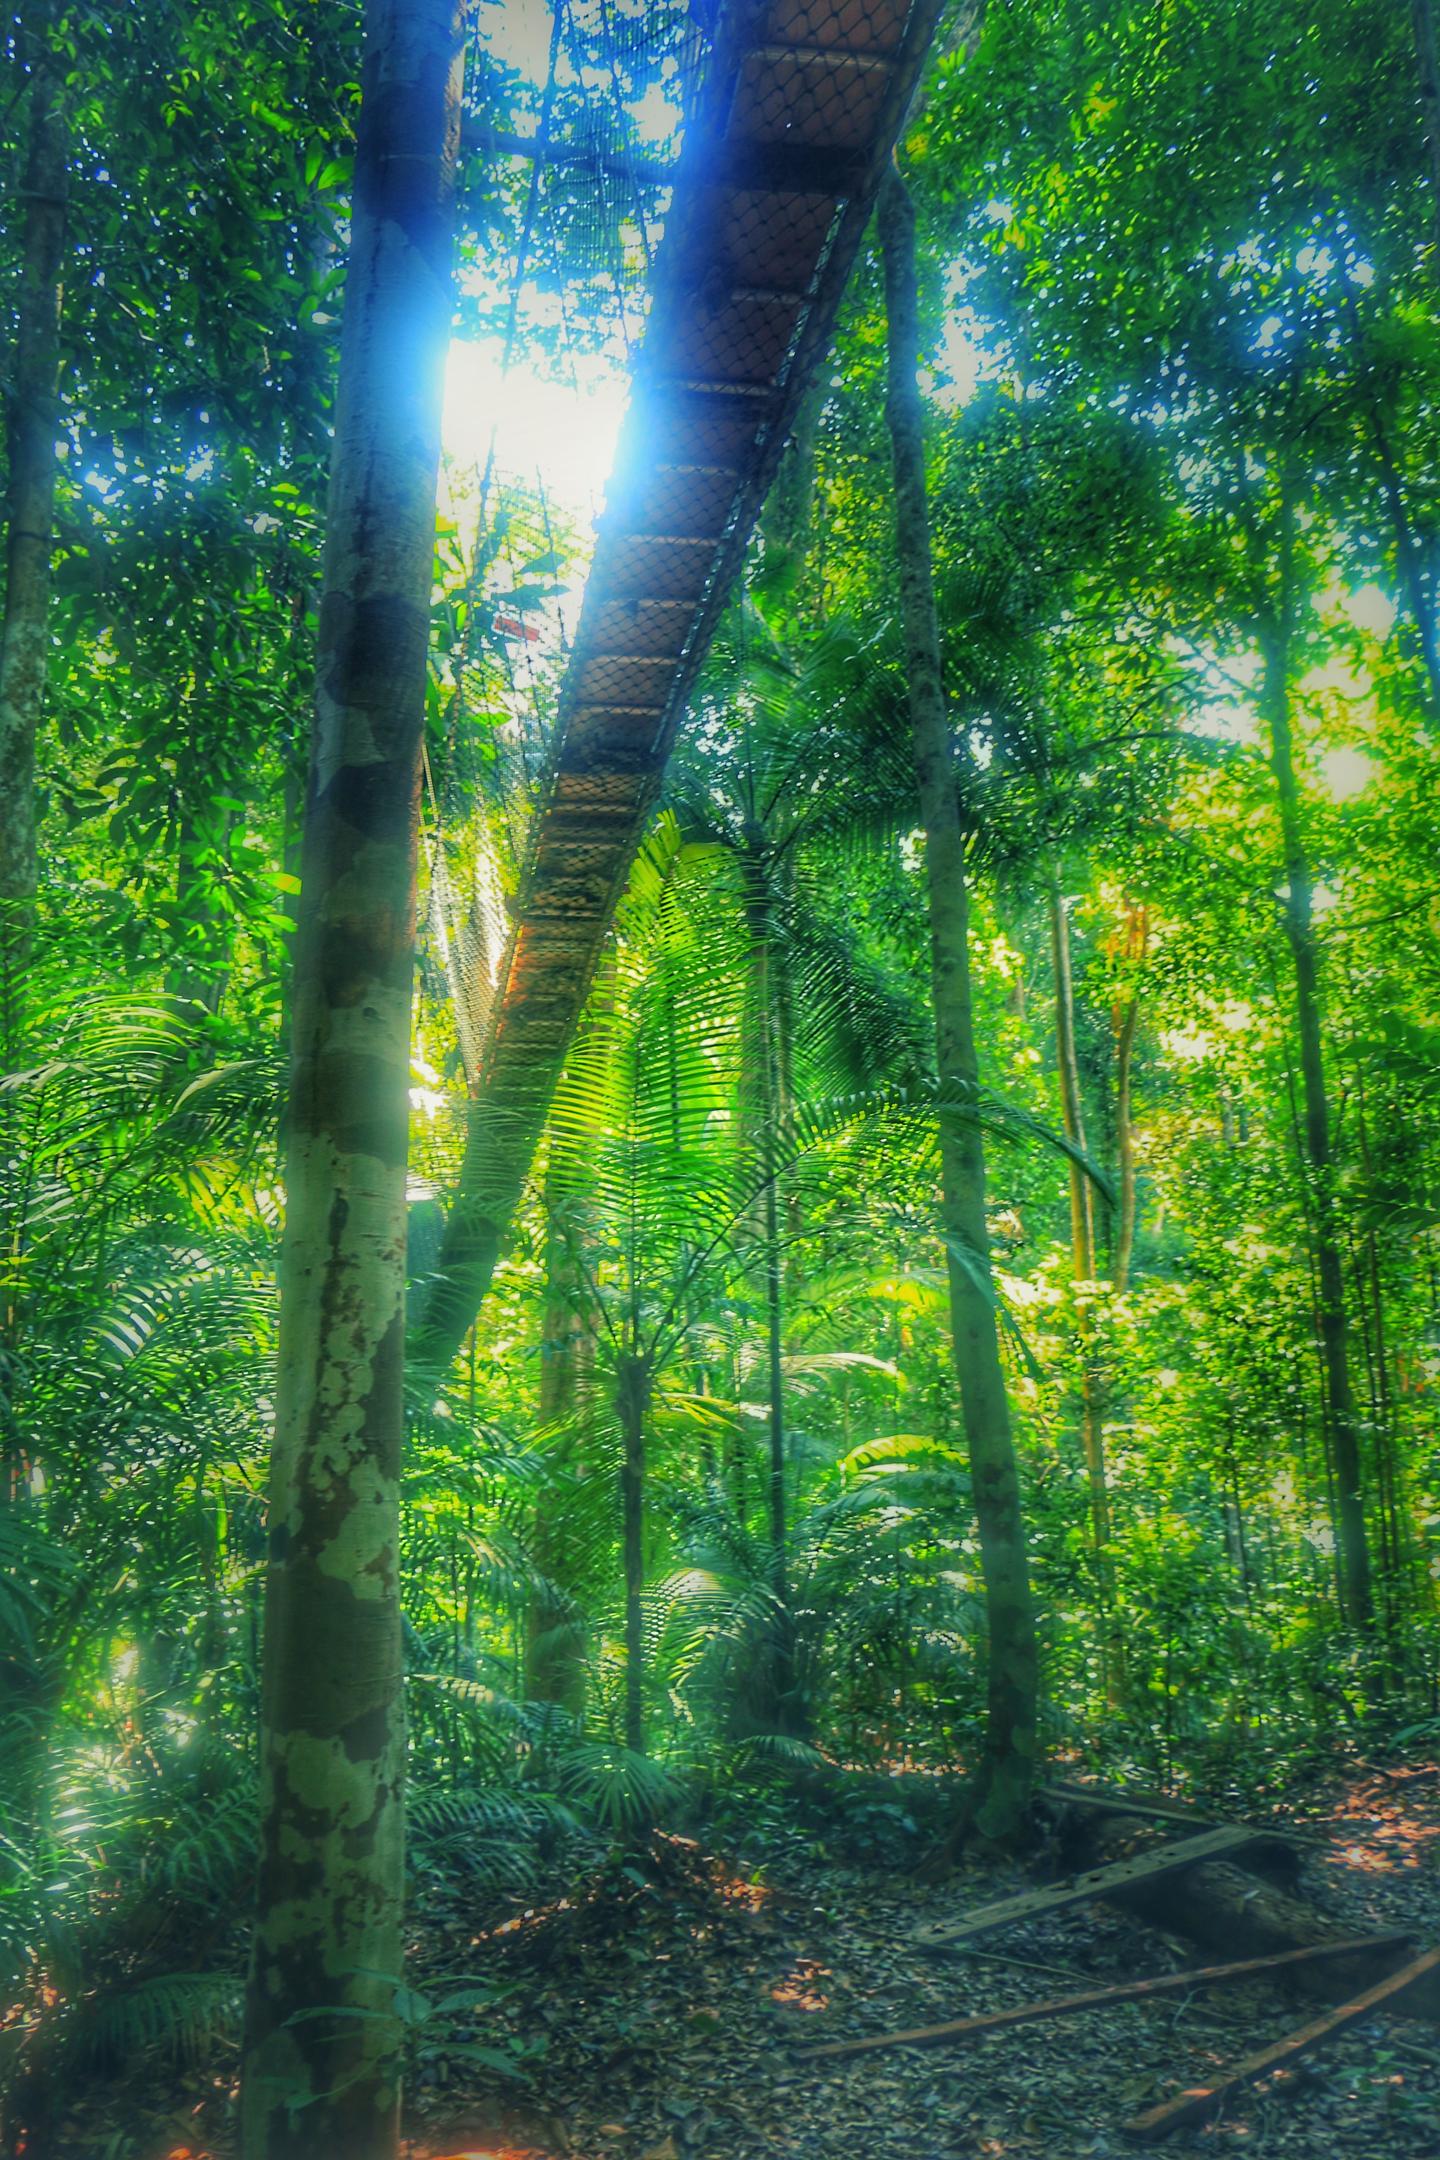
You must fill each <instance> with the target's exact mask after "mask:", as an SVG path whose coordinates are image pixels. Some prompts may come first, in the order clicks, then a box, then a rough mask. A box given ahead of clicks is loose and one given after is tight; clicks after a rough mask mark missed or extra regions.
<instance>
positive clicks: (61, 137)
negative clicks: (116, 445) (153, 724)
mask: <svg viewBox="0 0 1440 2160" xmlns="http://www.w3.org/2000/svg"><path fill="white" fill-rule="evenodd" d="M48 27H49V11H48V9H47V8H44V7H39V6H37V7H33V8H31V9H30V10H29V11H28V12H27V14H26V17H25V20H24V29H23V44H24V49H25V57H26V59H27V61H28V64H29V68H30V107H29V123H28V124H29V142H28V147H27V151H26V158H25V179H24V184H23V188H22V192H21V203H20V204H19V205H18V206H17V212H18V214H19V216H20V217H22V218H23V228H22V238H21V251H22V253H21V269H20V300H19V312H18V319H17V323H16V337H15V348H14V359H13V364H12V370H11V375H10V384H9V399H8V412H7V415H6V443H7V456H8V472H7V478H6V487H5V611H4V617H3V622H0V1051H3V1055H4V1058H5V1062H6V1064H7V1066H12V1067H13V1065H14V1064H15V1063H16V1062H18V1059H19V1056H20V1052H21V1034H22V1024H23V1023H22V1014H23V1007H24V982H25V971H26V967H27V964H28V960H29V953H30V940H31V928H32V919H33V914H34V906H35V888H36V883H37V858H36V843H35V739H36V736H37V734H38V732H39V727H40V711H41V707H42V705H43V703H44V698H45V674H46V647H47V642H48V636H49V619H48V618H49V608H50V558H51V554H52V552H53V549H54V543H55V467H56V457H55V438H56V433H57V429H58V410H57V407H58V401H59V389H60V311H61V302H62V297H63V288H62V267H63V258H64V249H65V209H66V193H67V185H68V162H67V161H68V140H67V132H66V125H65V114H64V108H63V97H64V77H63V74H62V71H61V68H60V66H59V64H58V62H56V61H55V60H54V59H53V58H52V56H51V53H50V50H49V45H48V42H47V34H48Z"/></svg>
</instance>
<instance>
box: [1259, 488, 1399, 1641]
mask: <svg viewBox="0 0 1440 2160" xmlns="http://www.w3.org/2000/svg"><path fill="white" fill-rule="evenodd" d="M1294 537H1295V535H1294V505H1293V503H1292V502H1291V501H1290V499H1289V496H1288V494H1285V495H1284V496H1283V498H1282V502H1281V509H1280V553H1279V564H1278V576H1277V585H1276V604H1275V610H1274V613H1273V615H1272V616H1271V617H1270V618H1269V619H1268V620H1267V621H1266V622H1265V623H1263V624H1262V627H1261V632H1260V648H1261V659H1262V663H1263V671H1264V672H1263V678H1262V683H1261V701H1262V705H1263V709H1264V718H1265V724H1266V728H1267V730H1268V732H1269V738H1270V766H1271V771H1272V772H1273V774H1274V776H1275V789H1276V796H1277V800H1278V805H1279V811H1280V832H1281V841H1282V845H1283V849H1284V857H1285V877H1286V894H1285V910H1284V921H1285V935H1286V938H1287V939H1288V941H1289V945H1290V953H1291V958H1292V960H1293V962H1294V967H1295V1012H1296V1024H1297V1035H1298V1040H1299V1049H1300V1086H1301V1095H1302V1099H1303V1105H1304V1117H1303V1126H1302V1137H1303V1143H1304V1156H1305V1161H1304V1166H1303V1167H1304V1170H1305V1172H1306V1177H1307V1182H1308V1184H1309V1187H1310V1198H1311V1222H1312V1226H1313V1237H1314V1257H1315V1276H1316V1290H1317V1296H1316V1303H1317V1306H1318V1314H1317V1317H1318V1321H1319V1329H1320V1347H1321V1354H1322V1358H1323V1363H1324V1371H1325V1394H1326V1404H1325V1417H1326V1425H1327V1428H1328V1438H1329V1443H1330V1446H1329V1453H1330V1459H1331V1462H1332V1464H1333V1467H1334V1475H1335V1539H1336V1547H1337V1560H1338V1563H1339V1580H1340V1593H1341V1599H1342V1602H1343V1605H1344V1608H1345V1617H1346V1618H1347V1620H1348V1621H1349V1622H1350V1624H1351V1626H1352V1627H1356V1628H1368V1627H1369V1626H1370V1624H1371V1622H1372V1620H1373V1618H1374V1599H1373V1593H1372V1589H1371V1580H1370V1552H1369V1547H1368V1545H1367V1543H1366V1535H1365V1501H1364V1494H1363V1490H1362V1480H1361V1470H1360V1437H1359V1432H1358V1430H1357V1426H1356V1419H1355V1403H1354V1393H1353V1390H1352V1387H1351V1381H1350V1355H1349V1346H1348V1328H1347V1324H1346V1318H1345V1283H1344V1270H1343V1267H1342V1263H1341V1254H1340V1238H1339V1233H1338V1227H1337V1214H1336V1202H1335V1178H1334V1162H1333V1159H1332V1154H1331V1144H1330V1098H1329V1093H1328V1089H1327V1086H1326V1080H1325V1054H1324V1035H1323V1022H1322V1007H1321V992H1320V959H1319V953H1318V950H1317V947H1316V940H1315V927H1314V894H1315V883H1314V878H1313V875H1312V873H1311V869H1310V858H1309V852H1308V850H1307V848H1306V844H1305V831H1304V815H1303V809H1302V805H1301V799H1300V783H1299V779H1298V776H1297V773H1296V766H1295V744H1294V736H1293V733H1292V729H1291V721H1290V654H1291V645H1292V641H1293V635H1294V610H1295V601H1296V594H1295V565H1294Z"/></svg>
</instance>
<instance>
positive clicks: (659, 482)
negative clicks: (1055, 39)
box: [413, 0, 941, 1368]
mask: <svg viewBox="0 0 1440 2160" xmlns="http://www.w3.org/2000/svg"><path fill="white" fill-rule="evenodd" d="M940 6H941V0H759V4H756V0H725V4H722V6H721V8H720V10H719V15H718V19H717V22H716V28H715V35H714V41H713V46H712V49H711V52H710V54H709V57H708V60H707V62H706V66H705V69H704V74H703V78H702V81H701V85H700V89H699V92H698V95H697V98H696V103H695V106H694V109H693V110H692V112H691V113H690V115H689V118H688V124H687V128H686V133H685V138H684V143H683V147H682V150H681V154H680V157H679V159H678V161H677V163H676V167H675V176H674V192H673V196H672V199H671V206H670V211H669V215H668V217H667V219H666V223H665V230H664V233H663V236H662V238H661V241H660V244H659V247H658V249H657V251H656V260H655V270H654V281H653V296H652V304H651V313H650V319H649V324H648V327H647V331H646V336H645V341H644V346H643V350H642V352H641V354H640V358H639V361H638V363H637V366H636V371H635V383H634V392H633V396H632V400H631V406H630V411H629V415H628V417H627V420H626V424H625V428H624V431H623V433H622V436H621V442H620V450H619V455H618V459H617V465H616V473H615V478H614V480H613V481H612V483H611V488H610V492H609V498H608V506H607V509H606V512H605V515H604V517H603V519H602V520H601V521H600V524H599V528H598V534H597V541H596V547H595V554H594V560H593V564H592V567H591V571H590V577H589V581H588V583H587V585H586V589H585V597H584V601H583V604H582V607H581V613H580V620H579V624H578V626H577V629H576V635H575V641H574V647H573V651H572V654H571V657H570V661H569V664H568V668H567V671H566V677H565V681H564V684H563V686H562V690H561V696H560V704H559V712H558V719H557V730H556V740H555V747H554V752H553V755H552V759H551V764H550V769H549V773H548V777H547V780H546V783H545V785H544V787H543V789H542V793H541V799H540V801H539V804H538V805H537V808H536V812H535V816H534V819H533V822H532V825H531V828H530V839H529V844H528V849H527V855H526V860H525V863H524V866H523V869H522V873H521V877H520V880H519V886H518V891H517V895H516V900H515V903H514V911H515V928H514V931H513V934H512V936H511V938H510V942H509V945H508V948H507V951H506V953H505V957H504V961H503V963H502V969H501V976H500V981H499V983H498V985H497V990H496V996H495V1001H494V1005H493V1007H492V1013H491V1020H490V1025H489V1032H488V1039H487V1041H486V1045H485V1049H484V1052H483V1055H482V1059H481V1066H480V1077H479V1083H478V1086H477V1088H476V1092H475V1097H474V1101H473V1104H472V1106H471V1112H470V1120H469V1131H468V1136H467V1143H466V1150H465V1157H464V1162H463V1166H462V1169H461V1174H460V1180H459V1185H458V1188H457V1193H456V1198H455V1201H454V1204H453V1205H452V1208H451V1211H450V1215H449V1218H448V1221H447V1224H446V1230H445V1236H444V1239H443V1241H442V1245H441V1249H440V1253H439V1256H438V1260H437V1265H436V1272H435V1274H434V1276H433V1277H432V1279H431V1282H430V1284H429V1287H428V1292H427V1294H426V1296H425V1298H424V1302H423V1305H422V1312H421V1317H420V1320H419V1323H418V1325H417V1328H416V1331H415V1340H414V1344H413V1348H414V1351H415V1353H416V1354H417V1356H418V1358H419V1359H420V1360H421V1361H422V1362H423V1363H424V1364H425V1365H427V1366H429V1367H432V1368H437V1367H443V1366H445V1365H447V1364H448V1363H449V1362H450V1360H451V1359H452V1358H453V1357H454V1355H455V1354H456V1352H457V1351H458V1350H459V1348H460V1345H461V1343H462V1341H463V1339H464V1337H465V1334H466V1332H467V1331H468V1329H469V1327H470V1325H471V1323H472V1321H473V1320H474V1318H475V1315H476V1313H477V1312H478V1310H479V1306H480V1302H481V1300H482V1298H483V1297H484V1294H485V1291H486V1288H487V1287H488V1284H489V1281H490V1277H491V1274H492V1272H493V1270H494V1265H495V1260H496V1257H497V1254H498V1251H499V1246H500V1240H501V1238H502V1236H503V1234H504V1229H505V1225H506V1223H507V1221H508V1219H509V1217H510V1215H511V1213H512V1212H513V1210H514V1207H515V1205H516V1202H517V1201H518V1199H519V1196H520V1192H521V1189H522V1187H523V1184H524V1181H525V1178H526V1176H527V1175H528V1173H529V1169H530V1164H531V1161H532V1159H533V1156H534V1152H535V1148H536V1146H537V1144H538V1142H539V1138H540V1134H541V1131H542V1129H543V1125H544V1121H545V1116H546V1112H547V1109H548V1107H549V1103H550V1099H551V1096H552V1094H553V1092H554V1088H555V1083H556V1081H557V1080H558V1078H559V1074H560V1071H561V1068H562V1066H563V1063H564V1059H565V1055H566V1052H567V1050H568V1048H569V1046H570V1042H571V1040H572V1038H573V1035H574V1032H575V1028H576V1025H577V1023H578V1021H579V1018H580V1015H581V1012H582V1010H583V1007H584V1003H585V998H586V995H587V993H588V991H589V988H590V985H591V982H592V980H593V978H594V974H595V970H596V966H597V963H598V961H599V958H600V954H601V952H602V950H603V947H604V943H605V939H606V936H607V934H608V931H609V928H610V924H611V921H612V919H613V916H614V911H615V905H616V901H617V899H618V898H619V895H620V893H621V891H622V889H623V887H624V884H625V880H626V878H627V876H628V875H629V872H630V868H631V865H632V863H633V861H634V858H635V853H636V850H637V848H638V847H639V844H640V841H641V839H642V837H643V835H644V831H645V826H646V821H647V819H648V818H649V816H650V814H651V812H652V810H653V809H654V806H655V802H656V798H657V796H658V794H659V790H660V786H661V782H662V779H663V776H664V771H665V763H666V759H667V757H668V755H669V751H670V747H671V744H672V743H673V741H674V737H675V732H676V729H677V727H678V726H679V724H680V721H681V719H682V717H683V714H684V710H685V706H686V701H687V699H688V697H689V695H690V692H691V690H692V688H693V686H694V682H695V678H696V675H697V673H698V671H699V669H700V666H701V664H702V662H703V660H704V658H705V654H706V651H707V649H708V647H709V643H710V639H711V636H712V634H713V631H714V628H715V623H716V620H717V617H718V616H719V613H720V611H721V609H722V608H723V606H724V604H725V601H726V599H727V597H728V595H729V593H730V591H731V589H732V587H733V584H734V580H735V576H736V573H737V571H738V570H739V567H740V564H741V560H742V558H743V555H744V551H745V548H746V545H747V543H748V540H749V537H750V534H751V531H752V529H753V526H754V523H755V519H756V517H757V515H758V513H759V510H760V506H761V504H762V502H763V500H764V497H765V494H766V491H767V489H768V487H769V485H770V482H771V480H772V478H773V477H774V473H775V469H776V466H777V465H778V463H779V459H780V455H781V453H782V451H783V449H784V447H785V443H786V440H787V438H788V435H789V432H790V428H791V425H792V423H793V420H794V417H795V413H796V409H797V407H798V405H799V402H800V399H801V397H802V396H803V395H804V392H805V390H806V388H807V386H808V384H809V383H810V381H811V380H812V378H813V376H814V374H815V371H816V369H817V367H819V366H820V365H821V364H822V363H823V361H824V359H825V357H826V355H827V353H828V351H829V347H830V343H831V339H832V336H833V333H834V327H835V318H836V315H837V312H838V309H839V306H840V301H841V297H842V295H843V292H844V289H845V285H846V281H847V279H848V277H849V274H850V270H851V267H852V265H853V263H854V260H855V256H856V253H857V251H858V248H859V245H860V241H861V237H862V235H863V233H864V229H865V225H866V223H867V221H868V218H869V215H870V211H871V207H872V205H873V202H874V197H875V192H876V189H877V187H878V185H879V180H880V176H881V173H882V170H883V166H884V162H885V160H886V159H887V158H888V156H889V155H890V152H891V150H892V148H893V145H894V142H895V139H896V136H897V133H898V131H899V128H900V126H901V123H902V121H903V118H904V115H905V111H906V108H907V107H908V105H909V103H910V100H911V98H912V96H913V94H914V90H915V87H916V84H917V82H918V80H919V75H920V71H921V68H922V66H923V64H924V60H925V55H926V52H927V50H928V48H929V45H930V42H931V39H932V37H933V35H934V30H935V24H936V21H937V18H938V15H939V12H940Z"/></svg>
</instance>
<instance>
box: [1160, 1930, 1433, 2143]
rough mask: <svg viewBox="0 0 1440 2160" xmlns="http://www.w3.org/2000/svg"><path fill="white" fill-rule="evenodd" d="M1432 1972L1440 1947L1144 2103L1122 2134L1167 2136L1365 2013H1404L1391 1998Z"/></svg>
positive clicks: (1403, 2004)
mask: <svg viewBox="0 0 1440 2160" xmlns="http://www.w3.org/2000/svg"><path fill="white" fill-rule="evenodd" d="M1437 1975H1440V1950H1427V1951H1426V1952H1425V1953H1424V1955H1423V1956H1421V1957H1418V1958H1416V1959H1414V1960H1413V1962H1412V1963H1410V1964H1409V1965H1406V1966H1404V1967H1402V1969H1401V1970H1400V1971H1399V1972H1393V1973H1391V1974H1390V1975H1389V1977H1388V1978H1387V1979H1384V1980H1377V1981H1376V1983H1375V1985H1374V1986H1373V1987H1368V1988H1366V1989H1365V1991H1364V1993H1363V1994H1361V1995H1356V1996H1353V1997H1352V1998H1351V2000H1350V2001H1349V2002H1343V2003H1341V2004H1340V2005H1339V2007H1338V2008H1337V2009H1334V2010H1327V2011H1325V2012H1324V2013H1323V2015H1322V2016H1320V2017H1317V2018H1312V2019H1311V2020H1310V2023H1309V2024H1308V2025H1302V2026H1301V2027H1300V2029H1299V2031H1298V2032H1293V2033H1287V2034H1286V2036H1285V2038H1284V2039H1283V2040H1275V2041H1272V2043H1271V2045H1270V2046H1269V2047H1265V2048H1261V2049H1260V2051H1259V2053H1258V2054H1255V2055H1247V2056H1246V2057H1245V2059H1244V2061H1243V2062H1238V2063H1236V2065H1235V2067H1234V2068H1233V2069H1232V2070H1227V2071H1226V2073H1225V2075H1224V2077H1222V2078H1217V2080H1216V2081H1215V2083H1214V2084H1213V2085H1198V2086H1194V2087H1192V2088H1191V2090H1190V2091H1189V2092H1183V2093H1180V2094H1178V2095H1177V2096H1176V2097H1175V2098H1174V2099H1173V2100H1162V2101H1161V2102H1160V2104H1159V2106H1158V2107H1152V2108H1147V2109H1146V2110H1145V2113H1144V2114H1143V2115H1137V2116H1135V2118H1134V2119H1133V2121H1131V2122H1128V2123H1126V2125H1125V2135H1126V2136H1127V2137H1129V2138H1134V2139H1135V2140H1136V2142H1137V2143H1139V2144H1145V2145H1153V2144H1156V2143H1158V2141H1159V2140H1160V2139H1161V2138H1166V2137H1169V2135H1170V2133H1171V2131H1172V2130H1179V2129H1181V2128H1182V2127H1183V2126H1184V2125H1185V2124H1186V2123H1193V2122H1199V2121H1202V2120H1203V2119H1204V2118H1205V2116H1207V2115H1209V2114H1210V2113H1211V2111H1212V2110H1213V2109H1214V2108H1215V2107H1216V2106H1217V2105H1218V2104H1219V2102H1220V2101H1222V2100H1223V2099H1225V2097H1226V2096H1227V2094H1229V2093H1232V2092H1235V2091H1237V2090H1238V2089H1239V2088H1240V2087H1241V2086H1242V2085H1254V2084H1256V2083H1257V2082H1258V2080H1259V2079H1261V2078H1263V2077H1269V2075H1270V2074H1271V2072H1272V2071H1274V2070H1284V2069H1286V2068H1287V2067H1288V2066H1289V2064H1291V2063H1292V2062H1298V2061H1299V2059H1300V2057H1301V2056H1302V2055H1308V2054H1309V2053H1310V2052H1311V2050H1312V2049H1314V2048H1317V2047H1323V2046H1324V2044H1325V2042H1326V2041H1327V2040H1331V2039H1333V2038H1334V2037H1335V2035H1336V2034H1337V2033H1342V2032H1344V2031H1345V2030H1346V2029H1347V2027H1349V2026H1351V2025H1358V2024H1359V2023H1360V2022H1361V2020H1362V2019H1364V2018H1367V2017H1369V2016H1370V2014H1371V2012H1372V2011H1375V2010H1386V2009H1398V2010H1400V2011H1401V2013H1402V2015H1403V2014H1404V2013H1406V2012H1408V2010H1409V2008H1410V2005H1409V2003H1408V2001H1407V2002H1399V2001H1397V1999H1396V1998H1397V1997H1399V1996H1402V1995H1405V1994H1407V1993H1408V1991H1409V1990H1410V1989H1411V1988H1413V1987H1415V1986H1417V1985H1418V1984H1419V1983H1421V1982H1422V1981H1424V1980H1426V1979H1427V1978H1430V1979H1434V1978H1435V1977H1436V1976H1437Z"/></svg>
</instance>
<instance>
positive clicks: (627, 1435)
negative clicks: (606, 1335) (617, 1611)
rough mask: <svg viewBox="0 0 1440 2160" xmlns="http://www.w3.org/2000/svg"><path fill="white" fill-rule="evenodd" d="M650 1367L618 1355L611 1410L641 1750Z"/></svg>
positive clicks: (633, 1743)
mask: <svg viewBox="0 0 1440 2160" xmlns="http://www.w3.org/2000/svg"><path fill="white" fill-rule="evenodd" d="M649 1409H650V1368H649V1366H648V1365H647V1364H646V1362H645V1360H644V1358H642V1357H636V1356H635V1355H634V1354H633V1353H632V1352H628V1351H627V1352H626V1354H625V1355H624V1356H623V1357H622V1358H621V1359H620V1366H619V1371H618V1372H617V1374H616V1385H615V1410H616V1415H617V1417H618V1418H619V1421H620V1438H621V1446H622V1455H621V1462H620V1513H621V1528H622V1543H623V1547H624V1568H625V1745H626V1747H628V1748H631V1749H633V1750H634V1752H635V1753H636V1754H637V1755H643V1754H644V1752H645V1419H646V1416H647V1415H648V1413H649Z"/></svg>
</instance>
